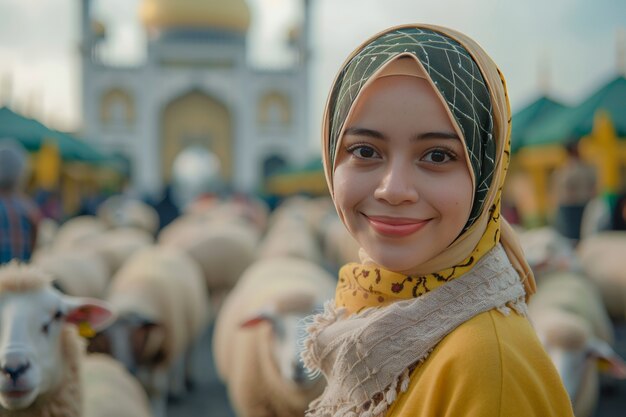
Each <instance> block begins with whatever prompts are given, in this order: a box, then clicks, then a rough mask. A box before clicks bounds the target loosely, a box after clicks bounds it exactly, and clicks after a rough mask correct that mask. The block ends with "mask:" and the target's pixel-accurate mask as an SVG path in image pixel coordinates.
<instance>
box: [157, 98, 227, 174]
mask: <svg viewBox="0 0 626 417" xmlns="http://www.w3.org/2000/svg"><path fill="white" fill-rule="evenodd" d="M161 120H162V122H161V123H162V125H161V132H162V133H161V134H162V138H161V150H162V171H161V172H163V180H164V183H165V184H169V183H170V182H171V179H172V164H173V163H174V159H175V158H176V156H177V155H178V154H179V153H180V152H181V151H182V150H183V149H186V148H189V147H190V146H201V147H204V148H206V149H207V150H209V151H210V152H212V153H214V154H215V155H216V156H217V157H218V158H219V160H220V171H221V175H222V178H223V180H224V182H225V183H227V184H229V183H231V182H232V171H233V167H232V164H233V137H232V135H233V132H232V122H231V115H230V112H229V111H228V109H227V108H226V106H224V105H223V104H221V103H219V102H218V101H217V100H215V99H213V98H212V97H210V96H208V95H206V94H204V93H203V92H201V91H196V90H194V91H191V92H189V93H187V94H184V95H182V96H180V97H179V98H176V99H174V100H172V101H171V102H170V103H169V104H168V105H167V106H166V107H165V109H164V110H163V115H162V117H161Z"/></svg>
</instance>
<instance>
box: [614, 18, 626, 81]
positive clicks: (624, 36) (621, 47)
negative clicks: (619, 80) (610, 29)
mask: <svg viewBox="0 0 626 417" xmlns="http://www.w3.org/2000/svg"><path fill="white" fill-rule="evenodd" d="M615 47H616V55H615V56H616V64H617V73H618V74H619V75H621V76H622V77H626V28H623V27H621V28H618V29H617V33H616V42H615Z"/></svg>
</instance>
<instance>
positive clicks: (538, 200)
mask: <svg viewBox="0 0 626 417" xmlns="http://www.w3.org/2000/svg"><path fill="white" fill-rule="evenodd" d="M517 158H518V160H519V163H520V165H521V166H522V168H523V169H524V170H525V171H526V172H527V173H528V175H529V177H530V179H531V181H532V184H533V189H534V190H535V195H534V198H535V204H534V207H535V208H536V210H537V212H536V213H533V217H538V218H541V219H545V218H546V216H547V214H548V211H549V209H550V203H551V202H550V198H549V195H550V194H549V193H550V178H549V173H550V172H551V171H553V170H554V169H556V168H558V167H560V166H561V165H563V164H564V163H565V161H566V159H567V155H566V152H565V150H564V149H563V147H562V146H558V145H551V146H542V147H538V148H524V149H521V150H520V151H519V152H518V154H517Z"/></svg>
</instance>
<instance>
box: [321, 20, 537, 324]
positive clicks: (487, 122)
mask: <svg viewBox="0 0 626 417" xmlns="http://www.w3.org/2000/svg"><path fill="white" fill-rule="evenodd" d="M400 57H410V58H412V59H414V60H415V63H416V65H417V66H419V67H420V73H424V74H426V76H427V79H428V81H429V82H430V83H431V85H432V86H433V87H434V89H435V91H436V92H437V93H438V95H439V97H440V99H441V100H442V102H443V103H444V104H445V108H446V109H447V111H448V114H449V116H450V119H451V120H452V123H453V125H455V129H456V131H457V133H459V136H460V137H461V140H462V141H463V143H464V145H465V148H466V150H467V155H466V160H467V161H468V164H469V166H470V168H471V169H470V174H471V176H472V181H473V184H474V199H473V206H472V209H471V213H470V216H469V219H468V221H467V223H466V225H465V227H464V228H463V231H462V233H461V234H460V235H459V237H458V238H457V239H456V240H455V241H454V242H453V243H452V244H451V245H450V246H448V248H447V249H446V250H444V251H443V252H442V253H440V254H439V255H437V256H435V257H434V258H432V259H430V260H428V261H426V262H425V263H423V264H421V265H417V266H416V267H417V269H416V271H415V272H414V273H413V274H411V275H405V274H401V273H397V272H393V271H388V270H385V269H384V268H383V267H382V266H379V265H375V264H373V263H372V262H371V261H367V262H364V263H363V264H357V263H352V264H348V265H345V266H344V267H343V268H342V269H341V270H340V273H339V284H338V286H337V291H336V297H335V302H336V304H337V306H338V307H346V308H347V309H348V311H349V312H352V313H355V312H358V311H360V310H362V309H363V308H365V307H373V306H382V305H387V304H389V303H391V302H394V301H397V300H401V299H407V298H412V297H413V298H414V297H418V296H420V295H422V294H424V293H426V292H429V291H431V290H433V289H435V288H437V287H439V286H441V285H443V284H445V283H446V282H448V281H449V280H451V279H455V278H457V277H459V276H461V275H463V274H464V273H465V272H467V271H469V270H470V269H471V268H472V267H473V266H474V264H475V263H476V262H477V261H478V260H479V259H480V258H481V257H482V256H483V255H485V254H486V253H487V252H488V251H489V250H490V249H492V248H493V247H494V246H495V245H496V244H497V243H498V242H500V243H502V245H503V246H504V249H505V251H506V253H507V256H508V258H509V260H510V262H511V264H512V265H513V267H514V268H515V270H516V271H517V272H518V274H519V276H520V279H521V281H522V282H523V283H524V286H525V290H526V294H527V297H528V296H530V295H531V294H533V293H534V291H535V282H534V278H533V275H532V272H531V270H530V268H529V267H528V264H527V263H526V261H525V259H524V256H523V253H522V250H521V248H520V246H519V243H518V242H517V239H516V238H515V235H514V232H513V230H512V229H511V227H510V225H509V224H508V223H507V222H506V220H504V219H503V218H501V216H500V197H501V191H502V185H503V182H504V177H505V174H506V170H507V168H508V164H509V155H510V154H509V149H510V128H511V112H510V107H509V101H508V96H507V92H506V84H505V80H504V77H503V76H502V74H501V73H500V71H499V70H498V68H497V67H496V65H495V64H494V63H493V61H492V60H491V58H490V57H489V56H488V55H487V54H486V53H485V52H484V51H483V50H482V48H481V47H480V46H479V45H478V44H477V43H476V42H474V41H473V40H471V39H470V38H468V37H467V36H465V35H463V34H461V33H459V32H456V31H453V30H450V29H447V28H442V27H437V26H430V25H406V26H399V27H394V28H391V29H388V30H386V31H384V32H382V33H379V34H377V35H375V36H374V37H372V38H370V39H369V40H368V41H366V42H365V43H364V44H362V45H361V46H360V47H359V48H357V49H356V50H355V51H354V52H353V53H352V55H351V56H350V57H348V59H347V60H346V62H345V63H344V65H343V66H342V67H341V70H340V71H339V73H338V75H337V77H336V79H335V81H334V83H333V86H332V88H331V91H330V95H329V98H328V102H327V104H326V110H325V113H324V121H323V127H322V130H323V131H322V146H323V157H324V168H325V173H326V180H327V182H328V186H329V189H330V190H331V195H332V196H333V198H334V191H333V172H334V169H335V156H336V154H337V149H339V146H340V143H341V138H342V136H343V129H344V127H345V123H346V120H348V119H349V117H350V115H351V112H352V110H353V109H354V107H355V103H356V102H357V100H358V99H359V97H360V94H361V93H362V92H363V90H364V89H365V88H367V86H368V85H369V84H370V83H371V82H372V81H374V80H375V79H376V78H377V77H378V76H379V75H380V74H381V73H382V72H384V71H385V70H386V69H387V68H388V67H389V65H390V64H391V63H392V62H397V60H398V58H400ZM338 211H339V210H338ZM340 217H342V216H341V212H340ZM342 221H343V218H342ZM361 253H362V260H364V261H365V260H367V259H368V256H367V254H365V253H364V252H363V251H362V252H361Z"/></svg>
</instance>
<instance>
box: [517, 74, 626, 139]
mask: <svg viewBox="0 0 626 417" xmlns="http://www.w3.org/2000/svg"><path fill="white" fill-rule="evenodd" d="M599 110H604V111H606V112H607V113H608V115H609V117H610V118H611V121H612V123H613V126H614V128H615V131H616V134H617V136H618V137H619V138H622V139H623V138H626V78H624V77H623V76H618V77H616V78H614V79H613V80H611V81H610V82H609V83H607V84H606V85H604V86H603V87H602V88H600V89H599V90H598V91H597V92H596V93H594V94H593V95H592V96H590V97H589V98H587V99H586V100H585V101H583V102H582V103H581V104H580V105H578V106H576V107H573V108H570V109H564V110H562V111H559V112H557V113H555V114H554V115H553V116H551V117H546V118H544V119H543V120H541V121H539V122H537V123H534V124H533V125H532V126H530V127H529V128H528V130H527V132H526V135H525V139H524V143H523V146H524V147H535V146H544V145H562V146H567V145H568V144H571V143H575V142H577V141H578V140H579V139H580V138H582V137H583V136H586V135H588V134H589V133H591V131H592V130H593V121H594V116H595V115H596V112H597V111H599Z"/></svg>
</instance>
